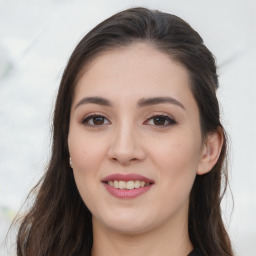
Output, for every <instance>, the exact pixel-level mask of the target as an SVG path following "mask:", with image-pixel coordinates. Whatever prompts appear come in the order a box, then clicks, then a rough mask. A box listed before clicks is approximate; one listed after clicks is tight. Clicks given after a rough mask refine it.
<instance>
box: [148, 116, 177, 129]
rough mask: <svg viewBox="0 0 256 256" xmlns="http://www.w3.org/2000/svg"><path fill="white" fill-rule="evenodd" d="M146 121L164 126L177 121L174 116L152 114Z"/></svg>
mask: <svg viewBox="0 0 256 256" xmlns="http://www.w3.org/2000/svg"><path fill="white" fill-rule="evenodd" d="M146 123H147V124H150V125H153V126H163V127H167V126H170V125H173V124H176V122H175V121H174V120H173V119H172V118H170V117H169V116H166V115H155V116H152V117H150V118H149V119H148V120H147V121H146Z"/></svg>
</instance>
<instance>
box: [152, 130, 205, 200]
mask: <svg viewBox="0 0 256 256" xmlns="http://www.w3.org/2000/svg"><path fill="white" fill-rule="evenodd" d="M153 144H154V145H155V146H154V153H153V152H152V154H151V155H152V156H154V157H153V158H152V159H153V161H154V165H155V166H156V167H157V169H158V170H159V171H158V175H159V180H160V182H161V187H163V188H164V189H165V190H166V191H168V193H167V195H168V196H170V197H173V198H172V199H175V200H176V199H178V198H179V197H181V198H183V199H181V200H184V199H185V197H188V195H189V193H190V190H191V188H192V185H193V182H194V179H195V176H196V172H197V167H198V163H199V159H200V138H199V139H198V137H197V136H185V134H175V135H174V136H170V137H169V138H166V139H165V140H163V141H159V142H158V143H157V142H154V143H153ZM170 199H171V198H170ZM170 201H171V200H170Z"/></svg>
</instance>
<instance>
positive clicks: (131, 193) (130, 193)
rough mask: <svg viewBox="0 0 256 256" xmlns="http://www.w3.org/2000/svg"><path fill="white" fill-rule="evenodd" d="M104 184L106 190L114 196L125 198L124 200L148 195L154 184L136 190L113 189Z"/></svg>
mask: <svg viewBox="0 0 256 256" xmlns="http://www.w3.org/2000/svg"><path fill="white" fill-rule="evenodd" d="M103 184H104V185H105V188H106V189H107V191H108V192H109V193H110V194H111V195H112V196H115V197H118V198H123V199H125V198H135V197H138V196H140V195H142V194H144V193H146V192H147V191H148V190H149V189H151V187H152V186H153V184H151V185H148V186H145V187H140V188H134V189H119V188H115V187H112V186H110V185H108V184H106V183H103Z"/></svg>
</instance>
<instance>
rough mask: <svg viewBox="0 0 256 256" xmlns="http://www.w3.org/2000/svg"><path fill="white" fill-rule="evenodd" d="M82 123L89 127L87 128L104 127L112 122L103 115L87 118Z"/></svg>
mask: <svg viewBox="0 0 256 256" xmlns="http://www.w3.org/2000/svg"><path fill="white" fill-rule="evenodd" d="M82 123H83V124H85V125H87V126H102V125H106V124H109V123H110V122H109V121H108V119H107V118H106V117H104V116H101V115H91V116H88V117H86V118H85V119H84V120H83V121H82Z"/></svg>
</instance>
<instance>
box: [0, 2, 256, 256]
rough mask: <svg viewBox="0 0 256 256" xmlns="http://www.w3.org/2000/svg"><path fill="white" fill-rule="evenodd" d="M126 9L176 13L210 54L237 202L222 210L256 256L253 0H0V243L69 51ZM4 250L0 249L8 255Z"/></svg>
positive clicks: (33, 163) (26, 186)
mask: <svg viewBox="0 0 256 256" xmlns="http://www.w3.org/2000/svg"><path fill="white" fill-rule="evenodd" d="M134 6H145V7H149V8H151V9H159V10H162V11H166V12H170V13H173V14H176V15H178V16H180V17H182V18H183V19H185V20H186V21H188V22H189V23H190V24H191V25H192V27H194V28H195V29H196V30H197V31H198V32H199V33H200V34H201V36H202V37H203V38H204V40H205V44H206V45H207V46H208V48H209V49H210V50H211V51H212V52H213V53H214V55H215V56H216V59H217V63H218V66H219V71H218V73H219V76H220V89H219V92H218V97H219V100H220V103H221V108H222V120H223V123H224V125H225V127H226V129H227V131H228V133H229V136H230V142H231V143H230V144H231V154H230V163H231V164H230V170H231V175H230V178H231V189H232V192H233V196H234V199H235V205H234V211H233V214H232V215H231V208H232V204H231V203H230V202H231V195H230V193H228V195H227V196H226V197H225V200H224V202H223V216H224V219H225V220H226V223H227V226H228V230H229V232H230V234H231V238H232V242H233V246H234V249H235V251H236V254H237V255H238V256H243V255H246V256H255V255H256V218H255V217H256V160H255V159H256V152H255V151H256V136H255V131H256V129H255V128H256V111H255V108H256V103H255V102H256V89H255V87H256V65H255V60H256V47H255V46H256V1H255V0H254V1H253V0H240V1H237V0H215V1H206V0H195V1H185V0H176V1H171V0H169V1H167V0H157V1H154V0H151V1H150V0H148V1H146V0H145V1H139V0H138V1H135V0H131V1H129V0H122V1H120V0H119V1H117V0H116V1H115V0H105V1H104V0H98V1H90V0H59V1H58V0H55V1H54V0H34V1H32V0H31V1H29V0H23V1H21V0H0V75H1V78H0V243H2V241H3V238H4V236H5V234H6V231H7V228H8V226H9V224H10V222H11V220H12V219H13V217H14V216H15V214H16V213H17V211H18V209H19V208H20V206H21V205H22V202H24V199H25V197H26V195H27V193H28V191H29V190H30V189H31V187H32V186H33V185H34V184H35V183H36V182H37V180H38V179H39V177H40V176H41V175H42V173H43V171H44V166H45V164H46V162H47V159H48V154H49V147H50V140H49V138H50V121H51V117H52V110H53V103H54V99H55V96H56V91H57V87H58V84H59V81H60V78H61V74H62V72H63V69H64V67H65V65H66V62H67V58H68V57H69V55H70V54H71V52H72V50H73V48H74V47H75V45H76V44H77V43H78V41H79V40H80V39H81V38H82V36H83V35H84V34H85V33H86V32H88V31H89V29H91V28H92V27H93V26H94V25H96V24H97V23H99V22H100V21H102V20H103V19H105V18H107V17H108V16H110V15H112V14H114V13H115V12H117V11H120V10H123V9H125V8H128V7H134ZM11 243H13V241H11ZM7 247H8V248H9V251H8V252H7V251H6V249H4V248H3V247H2V249H1V250H0V255H2V256H5V255H15V254H12V253H11V250H12V248H13V247H11V246H10V245H8V246H7Z"/></svg>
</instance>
